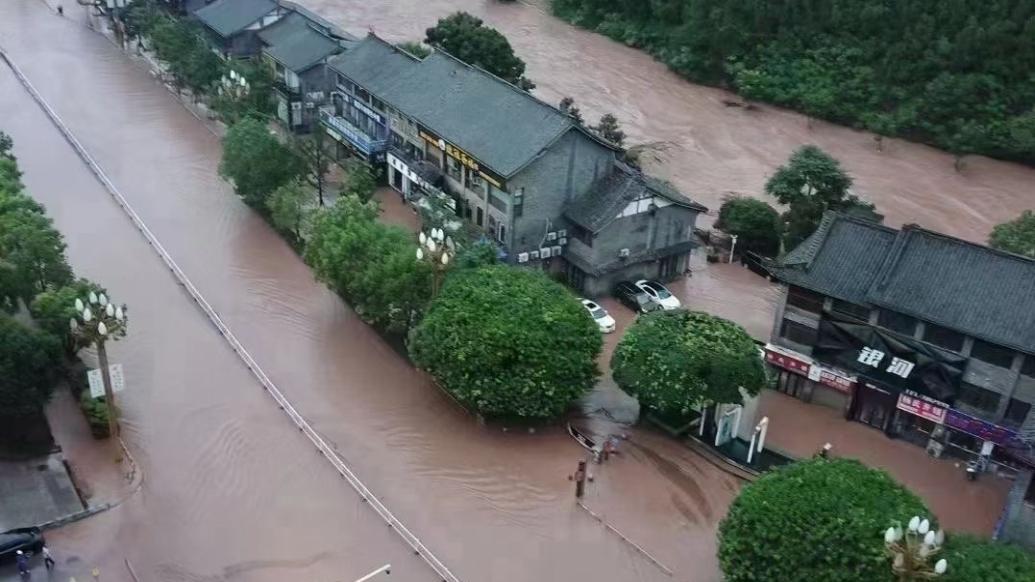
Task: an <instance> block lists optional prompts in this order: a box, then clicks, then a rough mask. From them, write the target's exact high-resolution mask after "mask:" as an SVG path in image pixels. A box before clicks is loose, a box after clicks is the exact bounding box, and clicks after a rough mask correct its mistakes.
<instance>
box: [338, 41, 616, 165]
mask: <svg viewBox="0 0 1035 582" xmlns="http://www.w3.org/2000/svg"><path fill="white" fill-rule="evenodd" d="M331 67H332V68H333V69H335V70H336V71H338V72H339V73H341V74H342V75H345V76H346V77H348V78H350V79H352V80H353V81H354V82H356V83H357V84H359V85H362V86H363V87H364V88H366V89H367V90H368V91H370V92H371V93H372V94H373V95H375V96H376V97H377V98H378V99H380V100H382V101H384V102H386V103H388V104H390V105H392V106H393V107H395V108H396V109H399V110H401V111H403V112H405V113H406V114H407V115H409V116H411V117H413V118H415V119H417V120H418V121H419V122H420V123H421V124H422V125H424V126H425V127H427V128H428V129H429V130H430V131H432V132H434V133H436V134H438V135H439V136H440V137H442V138H443V139H445V140H447V141H449V142H450V143H453V144H455V145H456V146H457V147H459V148H461V149H463V150H465V151H466V152H468V153H469V154H471V155H472V156H475V157H476V158H477V159H478V161H479V162H481V163H483V164H485V165H486V166H488V167H490V168H491V169H493V170H495V171H496V172H497V173H498V174H500V175H502V176H504V177H509V176H512V175H514V174H515V173H517V172H518V171H520V170H521V169H522V168H524V167H525V166H526V165H527V164H528V163H530V162H531V161H532V160H534V159H535V157H536V156H537V155H538V154H539V153H540V152H542V151H543V150H544V149H546V148H547V147H549V146H550V145H551V144H552V143H553V142H554V141H556V140H557V139H559V138H560V137H561V136H563V135H564V134H565V133H566V132H568V131H569V130H571V129H572V128H575V127H577V126H576V124H575V123H574V121H573V120H572V119H571V117H569V116H568V115H566V114H564V113H562V112H561V111H559V110H558V109H557V108H556V107H553V106H551V105H549V104H547V103H544V102H542V101H540V100H539V99H536V98H535V97H533V96H532V95H530V94H529V93H528V92H527V91H524V90H522V89H520V88H518V87H515V86H514V85H511V84H510V83H507V82H506V81H503V80H502V79H500V78H498V77H496V76H494V75H491V74H489V73H487V72H485V71H483V70H481V69H479V68H477V67H474V66H471V65H468V64H466V63H464V62H462V61H460V60H458V59H456V58H454V57H452V56H450V55H448V54H447V53H445V52H442V51H439V50H436V51H435V52H433V53H432V54H431V55H429V56H428V57H426V58H424V59H423V60H418V59H416V58H414V57H412V56H410V55H408V54H406V53H404V52H403V51H401V50H399V49H396V48H395V47H393V46H392V45H390V44H389V43H387V42H386V41H384V40H382V39H380V38H378V37H377V36H375V35H373V34H371V35H369V36H367V38H366V39H364V40H363V41H361V42H359V43H358V44H357V45H356V46H355V47H354V48H352V49H351V50H349V52H348V53H347V54H345V55H341V56H339V57H337V58H335V59H332V61H331ZM594 139H597V138H594Z"/></svg>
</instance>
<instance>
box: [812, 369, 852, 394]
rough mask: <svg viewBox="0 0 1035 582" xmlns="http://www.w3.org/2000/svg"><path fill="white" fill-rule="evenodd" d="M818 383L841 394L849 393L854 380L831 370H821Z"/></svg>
mask: <svg viewBox="0 0 1035 582" xmlns="http://www.w3.org/2000/svg"><path fill="white" fill-rule="evenodd" d="M819 383H820V384H823V385H825V386H830V387H831V388H834V389H836V390H840V391H842V392H851V391H852V387H853V386H855V379H854V378H851V377H849V376H845V375H842V374H840V373H838V372H835V371H833V370H830V369H827V368H823V369H821V370H820V372H819Z"/></svg>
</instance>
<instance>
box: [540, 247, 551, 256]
mask: <svg viewBox="0 0 1035 582" xmlns="http://www.w3.org/2000/svg"><path fill="white" fill-rule="evenodd" d="M539 258H541V259H549V258H550V247H543V248H541V249H539Z"/></svg>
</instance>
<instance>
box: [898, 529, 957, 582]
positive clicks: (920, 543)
mask: <svg viewBox="0 0 1035 582" xmlns="http://www.w3.org/2000/svg"><path fill="white" fill-rule="evenodd" d="M944 542H945V532H944V531H942V530H940V529H939V530H938V531H937V532H936V531H934V530H932V529H931V522H930V521H928V520H927V519H926V518H921V517H920V516H913V518H912V519H910V520H909V524H908V525H907V526H906V530H905V531H902V528H901V527H899V526H895V527H889V528H888V529H887V531H885V532H884V546H885V547H886V548H887V550H888V554H890V555H891V557H892V562H891V571H892V572H894V573H895V576H896V577H897V578H898V580H899V582H914V581H917V580H933V579H935V578H937V577H938V576H941V575H942V574H944V573H945V571H946V570H948V569H949V563H948V562H947V561H946V560H945V558H942V559H940V560H938V561H937V562H935V563H934V565H933V566H932V565H931V564H930V560H931V559H932V558H933V557H934V556H935V555H936V554H937V553H938V552H939V551H941V549H942V544H943V543H944Z"/></svg>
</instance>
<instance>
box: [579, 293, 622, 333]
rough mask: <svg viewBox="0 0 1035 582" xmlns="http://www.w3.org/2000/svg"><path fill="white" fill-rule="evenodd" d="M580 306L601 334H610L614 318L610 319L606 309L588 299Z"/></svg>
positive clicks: (613, 325) (612, 329) (613, 328)
mask: <svg viewBox="0 0 1035 582" xmlns="http://www.w3.org/2000/svg"><path fill="white" fill-rule="evenodd" d="M582 306H583V307H585V308H586V311H588V312H589V316H590V317H592V318H593V321H595V322H596V323H597V327H599V328H600V331H601V333H611V332H613V331H614V330H615V318H613V317H611V315H610V314H609V313H608V312H607V310H606V309H604V308H603V307H601V306H600V305H598V304H596V303H595V302H593V301H590V300H589V299H583V300H582Z"/></svg>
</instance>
